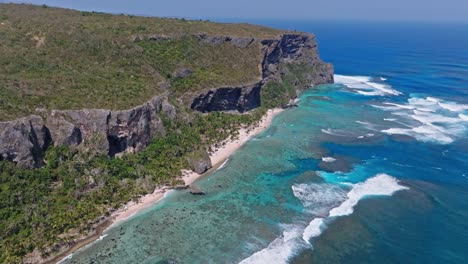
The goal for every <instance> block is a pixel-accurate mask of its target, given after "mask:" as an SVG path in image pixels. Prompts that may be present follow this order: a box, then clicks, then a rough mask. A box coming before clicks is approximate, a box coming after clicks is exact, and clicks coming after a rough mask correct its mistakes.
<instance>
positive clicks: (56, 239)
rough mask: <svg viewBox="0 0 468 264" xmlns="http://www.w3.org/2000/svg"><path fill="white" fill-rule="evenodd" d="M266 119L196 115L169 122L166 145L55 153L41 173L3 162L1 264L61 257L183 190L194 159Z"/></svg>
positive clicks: (161, 142)
mask: <svg viewBox="0 0 468 264" xmlns="http://www.w3.org/2000/svg"><path fill="white" fill-rule="evenodd" d="M264 113H265V111H264V110H263V108H261V109H257V110H255V111H253V112H252V113H250V114H248V115H236V114H225V113H218V112H215V113H210V114H199V113H195V114H193V116H192V118H193V120H192V122H190V123H185V122H180V121H176V122H169V121H168V120H167V119H163V120H164V123H165V126H166V128H167V130H168V132H167V135H166V136H165V137H160V138H155V139H154V140H153V141H152V142H151V144H150V145H149V146H148V147H147V148H146V149H145V150H143V151H141V152H139V153H137V154H128V155H124V156H123V157H122V158H115V159H111V158H109V157H107V156H95V157H89V156H86V155H85V154H83V153H80V152H77V151H75V150H73V149H70V148H68V147H54V148H50V149H49V150H48V152H47V155H46V162H47V165H46V166H45V167H43V168H40V169H35V170H30V169H21V168H19V167H17V166H15V165H14V164H13V163H10V162H6V161H0V241H1V243H0V263H19V262H21V259H22V257H23V256H24V255H25V254H27V253H29V252H31V251H32V250H33V249H34V248H38V249H39V250H40V251H41V252H42V253H43V254H44V255H47V254H50V253H53V252H50V251H49V250H50V249H51V246H53V245H55V244H57V243H64V242H67V241H72V240H73V238H76V237H78V236H79V235H80V234H85V233H86V232H88V231H89V226H90V225H91V224H92V223H93V222H94V221H95V220H96V219H97V218H98V217H99V216H101V215H103V214H106V213H107V212H109V210H111V209H113V208H114V209H115V208H118V207H119V206H120V205H121V204H122V203H125V202H127V201H130V200H132V199H135V198H137V197H138V196H140V195H144V194H147V193H151V192H152V191H153V190H154V188H155V187H157V186H160V185H163V184H168V185H175V184H179V183H180V180H179V179H176V178H175V177H174V176H175V175H179V174H180V170H181V169H183V168H187V158H189V157H193V155H194V153H196V152H199V150H202V149H206V148H208V147H209V146H210V145H211V144H213V143H215V142H220V141H221V140H223V139H225V138H228V137H231V136H235V135H236V133H237V131H238V129H239V127H240V126H241V125H252V124H253V123H255V122H257V121H258V120H259V119H260V118H261V116H262V115H263V114H264Z"/></svg>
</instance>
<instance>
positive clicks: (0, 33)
mask: <svg viewBox="0 0 468 264" xmlns="http://www.w3.org/2000/svg"><path fill="white" fill-rule="evenodd" d="M280 33H281V31H278V30H274V29H270V28H265V27H260V26H253V25H248V24H221V23H211V22H206V21H188V20H182V19H166V18H146V17H135V16H127V15H109V14H103V13H94V12H79V11H73V10H66V9H58V8H51V7H47V8H43V7H40V6H31V5H14V4H0V54H2V56H0V79H1V80H2V81H1V82H0V121H5V120H12V119H15V118H17V117H22V116H26V115H29V114H31V113H34V112H35V111H36V109H37V108H46V109H81V108H104V109H114V110H117V109H119V110H121V109H129V108H132V107H134V106H136V105H139V104H142V103H144V102H146V101H147V100H148V99H149V98H151V97H152V96H154V95H157V94H160V93H161V92H163V91H164V89H165V88H164V85H161V84H162V83H164V82H165V83H167V84H168V85H169V91H170V92H175V93H177V94H181V93H184V92H187V91H188V90H189V88H193V89H201V88H212V87H214V86H223V85H233V84H245V83H251V82H254V81H258V78H259V76H260V73H259V70H258V63H259V62H260V61H261V52H260V49H259V46H258V43H254V45H251V46H249V47H248V48H245V49H242V48H238V47H235V46H234V45H229V44H225V45H216V46H214V45H209V44H207V43H203V42H200V41H195V39H194V38H193V37H188V36H190V35H194V34H213V35H233V36H249V37H257V38H273V37H276V36H277V35H279V34H280ZM148 35H166V36H175V37H177V38H176V39H174V40H157V41H145V40H142V41H133V39H134V38H135V36H148ZM180 68H188V69H190V70H191V71H192V74H191V75H189V76H187V77H186V78H175V77H174V76H173V72H174V71H177V70H178V69H180ZM192 91H193V90H192Z"/></svg>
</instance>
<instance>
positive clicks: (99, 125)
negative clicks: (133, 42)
mask: <svg viewBox="0 0 468 264" xmlns="http://www.w3.org/2000/svg"><path fill="white" fill-rule="evenodd" d="M152 37H153V38H161V36H152ZM197 37H198V38H199V40H200V41H204V42H206V43H209V44H212V45H219V44H223V43H225V42H230V43H232V45H235V46H237V47H239V48H245V47H248V46H249V45H251V44H252V43H254V42H255V41H259V42H260V43H261V47H262V52H263V54H264V58H263V61H261V62H259V64H260V67H261V69H262V76H261V80H260V81H259V82H257V83H254V84H251V85H244V86H239V87H220V88H216V89H209V90H207V91H205V92H204V93H201V94H199V95H196V96H195V97H194V98H193V101H192V103H191V108H192V109H194V110H197V111H200V112H210V111H238V112H241V113H243V112H246V111H249V110H251V109H254V108H256V107H258V106H260V104H261V101H260V90H261V89H262V86H263V85H264V84H265V83H267V82H268V81H272V80H273V81H282V76H283V75H284V74H286V73H285V72H282V71H281V69H280V65H281V64H294V63H295V64H306V65H309V66H311V67H312V68H313V69H314V70H313V71H311V72H308V73H307V74H306V76H303V77H304V78H306V80H307V81H308V84H307V85H306V86H305V87H299V86H298V87H296V89H297V90H298V91H300V90H303V89H305V88H308V87H309V86H313V85H318V84H324V83H331V82H333V67H332V66H331V65H330V64H327V63H324V62H322V61H321V60H320V58H319V56H318V52H317V45H316V41H315V37H314V36H313V35H310V34H284V35H282V36H281V37H280V38H278V39H266V40H256V39H253V38H240V37H230V36H207V35H199V36H197ZM162 113H164V115H165V116H167V117H168V118H171V119H174V118H176V109H175V107H174V106H172V105H171V104H169V103H168V102H167V96H166V95H161V96H156V97H154V98H152V99H151V100H150V101H149V102H147V103H145V104H143V105H140V106H137V107H135V108H133V109H130V110H124V111H110V110H102V109H92V110H88V109H84V110H53V111H50V112H43V113H41V114H40V115H33V116H29V117H25V118H21V119H17V120H14V121H9V122H0V160H9V161H13V162H15V163H17V164H19V165H21V166H24V167H28V168H34V167H40V166H42V165H43V163H44V161H43V160H44V155H45V151H46V149H47V148H48V147H49V146H51V145H55V146H60V145H67V146H75V147H77V148H80V149H81V150H82V151H88V152H89V151H91V152H96V153H106V154H108V155H109V156H111V157H113V156H116V155H119V154H121V153H126V152H135V151H139V150H141V149H143V148H144V147H145V146H147V145H148V143H149V142H150V140H151V138H153V137H155V136H158V135H163V134H164V133H165V129H164V126H163V124H162V121H161V118H160V115H161V114H162Z"/></svg>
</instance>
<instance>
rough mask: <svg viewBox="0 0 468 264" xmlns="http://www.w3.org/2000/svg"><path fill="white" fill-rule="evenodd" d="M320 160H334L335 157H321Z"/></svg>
mask: <svg viewBox="0 0 468 264" xmlns="http://www.w3.org/2000/svg"><path fill="white" fill-rule="evenodd" d="M322 161H323V162H334V161H336V159H335V158H333V157H322Z"/></svg>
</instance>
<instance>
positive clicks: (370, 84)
mask: <svg viewBox="0 0 468 264" xmlns="http://www.w3.org/2000/svg"><path fill="white" fill-rule="evenodd" d="M334 79H335V83H340V84H342V85H344V86H346V87H348V88H350V89H351V90H353V91H355V92H356V93H359V94H362V95H366V96H383V95H400V94H401V93H400V92H399V91H397V90H395V89H393V88H392V86H390V85H387V84H383V83H378V82H375V81H374V79H373V78H372V77H368V76H345V75H339V74H335V76H334ZM376 80H379V81H381V82H383V81H385V80H386V79H385V78H378V79H376Z"/></svg>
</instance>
